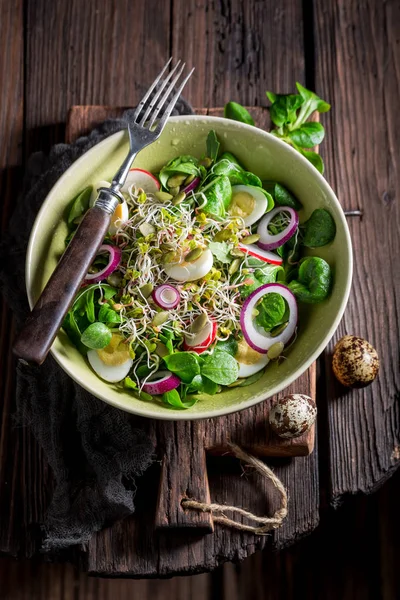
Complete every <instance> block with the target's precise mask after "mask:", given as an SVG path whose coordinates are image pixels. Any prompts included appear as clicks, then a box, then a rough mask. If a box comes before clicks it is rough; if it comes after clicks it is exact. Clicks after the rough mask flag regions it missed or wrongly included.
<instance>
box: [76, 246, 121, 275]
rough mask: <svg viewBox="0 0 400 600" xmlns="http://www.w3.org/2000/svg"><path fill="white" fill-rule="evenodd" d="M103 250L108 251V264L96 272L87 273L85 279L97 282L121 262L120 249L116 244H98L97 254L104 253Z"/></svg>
mask: <svg viewBox="0 0 400 600" xmlns="http://www.w3.org/2000/svg"><path fill="white" fill-rule="evenodd" d="M104 252H108V253H109V254H110V259H109V261H108V264H107V265H106V266H105V267H104V269H102V270H101V271H98V273H88V274H87V275H86V277H85V281H90V282H91V283H97V282H99V281H102V280H103V279H106V278H107V277H108V276H109V275H111V273H113V272H114V271H115V269H116V268H117V267H118V265H119V263H120V262H121V256H122V250H121V249H120V248H118V246H111V245H110V244H103V245H102V246H100V248H99V251H98V253H97V255H99V254H104Z"/></svg>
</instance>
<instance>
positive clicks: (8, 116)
mask: <svg viewBox="0 0 400 600" xmlns="http://www.w3.org/2000/svg"><path fill="white" fill-rule="evenodd" d="M0 23H1V27H2V30H3V33H2V36H1V41H0V49H1V52H0V82H1V85H0V99H1V102H0V106H1V111H0V140H1V144H0V199H1V200H0V201H1V233H2V234H3V233H4V231H5V230H6V228H7V223H8V220H9V218H10V216H11V212H12V206H13V198H15V190H16V189H18V186H19V181H20V180H21V174H22V143H23V136H24V98H23V86H24V65H23V54H24V46H23V38H24V33H23V0H16V1H15V2H13V4H12V6H11V3H6V2H0ZM11 64H12V65H13V68H12V69H10V65H11ZM0 315H1V318H0V357H1V359H0V432H1V433H0V473H1V476H0V515H1V517H0V551H4V552H7V553H9V554H13V555H15V554H16V553H17V552H18V550H19V547H20V538H21V536H22V535H23V534H22V531H21V510H22V506H21V505H22V502H21V493H22V490H21V488H20V485H19V479H20V473H21V470H20V469H21V436H20V435H19V434H18V432H16V431H15V429H14V428H13V427H11V422H12V421H11V419H12V416H11V415H12V414H13V413H14V411H15V405H14V393H13V391H14V384H15V360H14V358H13V356H12V354H11V352H10V348H11V340H12V339H13V336H14V319H13V316H12V312H11V308H10V307H9V306H8V305H7V302H6V300H5V299H4V298H3V296H2V295H1V297H0Z"/></svg>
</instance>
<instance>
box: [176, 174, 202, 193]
mask: <svg viewBox="0 0 400 600" xmlns="http://www.w3.org/2000/svg"><path fill="white" fill-rule="evenodd" d="M200 181H201V179H200V177H195V178H194V179H193V181H191V182H190V183H188V184H187V186H186V187H184V188H183V189H182V190H181V191H182V192H185V194H188V193H189V192H193V190H195V189H196V188H197V186H198V185H199V183H200Z"/></svg>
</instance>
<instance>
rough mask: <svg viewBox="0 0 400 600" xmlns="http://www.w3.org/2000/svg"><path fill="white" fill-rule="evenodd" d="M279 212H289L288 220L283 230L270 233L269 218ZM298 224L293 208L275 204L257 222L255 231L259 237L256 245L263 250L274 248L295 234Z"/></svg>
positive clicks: (297, 217)
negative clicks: (274, 233) (273, 233)
mask: <svg viewBox="0 0 400 600" xmlns="http://www.w3.org/2000/svg"><path fill="white" fill-rule="evenodd" d="M281 212H286V213H289V214H290V221H289V223H288V225H287V227H285V229H284V230H283V231H281V232H280V233H277V234H276V235H272V234H271V233H269V231H268V225H269V224H270V222H271V220H272V219H273V218H274V217H275V216H276V215H277V214H279V213H281ZM298 225H299V215H298V214H297V212H296V211H295V210H294V209H293V208H291V207H290V206H276V207H275V208H274V209H273V210H271V211H270V212H269V213H267V214H266V215H265V217H263V218H262V219H261V221H260V223H259V224H258V227H257V233H258V235H259V236H260V239H259V241H258V242H257V245H258V246H260V248H262V249H263V250H275V248H279V246H282V244H284V243H285V242H287V241H288V240H290V238H291V237H292V236H293V235H294V234H295V232H296V229H297V227H298Z"/></svg>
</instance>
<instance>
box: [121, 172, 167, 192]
mask: <svg viewBox="0 0 400 600" xmlns="http://www.w3.org/2000/svg"><path fill="white" fill-rule="evenodd" d="M131 185H134V186H135V187H136V188H142V190H143V191H144V192H146V194H154V193H155V192H158V191H159V190H160V187H161V185H160V182H159V181H158V179H157V178H156V177H154V175H152V174H151V173H149V172H148V171H144V170H143V169H131V170H130V171H129V173H128V177H127V178H126V181H125V183H124V185H123V186H122V188H121V192H125V193H126V194H127V193H128V192H129V188H130V187H131Z"/></svg>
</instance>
